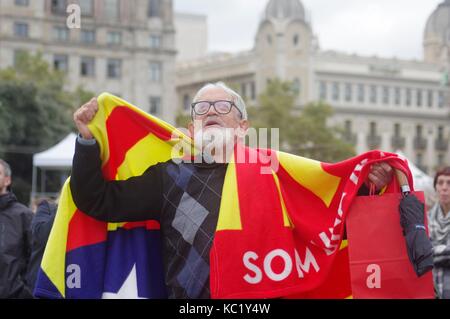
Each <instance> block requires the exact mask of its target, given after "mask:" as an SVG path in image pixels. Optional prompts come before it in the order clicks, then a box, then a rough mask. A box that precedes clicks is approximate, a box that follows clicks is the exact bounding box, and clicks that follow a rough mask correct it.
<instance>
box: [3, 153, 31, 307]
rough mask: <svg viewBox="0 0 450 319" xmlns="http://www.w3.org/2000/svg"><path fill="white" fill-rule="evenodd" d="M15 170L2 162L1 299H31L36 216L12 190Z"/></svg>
mask: <svg viewBox="0 0 450 319" xmlns="http://www.w3.org/2000/svg"><path fill="white" fill-rule="evenodd" d="M10 185H11V168H10V166H9V165H8V163H6V162H5V161H4V160H2V159H0V298H31V297H32V295H31V290H30V288H29V286H28V285H27V283H26V279H25V278H26V270H27V265H28V261H29V257H30V250H31V220H32V218H33V213H32V212H31V210H30V209H28V208H27V207H25V206H24V205H22V204H20V203H19V202H18V201H17V198H16V197H15V196H14V194H13V193H12V192H11V191H10Z"/></svg>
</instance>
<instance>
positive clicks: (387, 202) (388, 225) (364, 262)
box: [346, 192, 434, 299]
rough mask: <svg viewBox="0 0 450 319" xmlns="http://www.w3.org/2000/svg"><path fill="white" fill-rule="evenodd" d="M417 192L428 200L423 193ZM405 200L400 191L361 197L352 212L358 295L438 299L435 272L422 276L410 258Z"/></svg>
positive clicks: (349, 228)
mask: <svg viewBox="0 0 450 319" xmlns="http://www.w3.org/2000/svg"><path fill="white" fill-rule="evenodd" d="M413 194H415V195H416V196H417V198H418V199H419V200H420V201H421V202H422V203H424V194H423V192H414V193H413ZM401 199H402V195H401V194H400V193H398V194H384V195H382V196H358V197H356V198H355V200H354V202H353V204H352V206H351V208H350V211H349V212H348V216H347V221H346V223H347V224H346V226H347V238H348V243H349V263H350V277H351V285H352V293H353V297H354V298H364V299H367V298H371V299H385V298H393V299H406V298H434V288H433V277H432V273H431V271H430V272H428V273H426V274H425V275H423V276H421V277H420V278H419V277H418V276H417V275H416V273H415V272H414V268H413V266H412V265H411V263H410V261H409V259H408V253H407V250H406V249H407V248H406V242H405V239H404V237H403V233H402V228H401V225H400V214H399V209H398V207H399V203H400V200H401ZM425 222H426V214H425Z"/></svg>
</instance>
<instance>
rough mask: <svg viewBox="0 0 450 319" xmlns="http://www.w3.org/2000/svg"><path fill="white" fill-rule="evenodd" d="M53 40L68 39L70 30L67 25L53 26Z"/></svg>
mask: <svg viewBox="0 0 450 319" xmlns="http://www.w3.org/2000/svg"><path fill="white" fill-rule="evenodd" d="M53 40H55V41H68V40H69V30H68V29H67V28H66V27H53Z"/></svg>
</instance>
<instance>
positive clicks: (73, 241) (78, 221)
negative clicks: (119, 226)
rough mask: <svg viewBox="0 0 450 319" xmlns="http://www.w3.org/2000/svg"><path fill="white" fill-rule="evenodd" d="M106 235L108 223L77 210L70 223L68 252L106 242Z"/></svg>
mask: <svg viewBox="0 0 450 319" xmlns="http://www.w3.org/2000/svg"><path fill="white" fill-rule="evenodd" d="M106 235H107V223H105V222H100V221H98V220H96V219H94V218H92V217H89V216H88V215H86V214H84V213H82V212H81V211H80V210H77V211H76V212H75V214H74V215H73V217H72V219H71V220H70V223H69V231H68V236H67V246H66V251H67V252H69V251H71V250H74V249H77V248H80V247H83V246H88V245H94V244H97V243H101V242H103V241H105V240H106Z"/></svg>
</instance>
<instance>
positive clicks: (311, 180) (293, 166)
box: [277, 152, 341, 207]
mask: <svg viewBox="0 0 450 319" xmlns="http://www.w3.org/2000/svg"><path fill="white" fill-rule="evenodd" d="M277 155H278V159H279V161H280V165H281V166H282V167H283V168H284V169H285V170H286V171H287V172H288V173H289V175H290V176H291V177H292V178H293V179H294V180H295V181H297V183H299V184H300V185H302V186H303V187H305V188H306V189H308V190H310V191H311V192H312V193H313V194H314V195H316V196H317V197H319V198H320V199H321V200H322V201H323V202H324V203H325V205H326V206H327V207H329V206H330V204H331V201H332V200H333V197H334V195H335V194H336V191H337V189H338V186H339V183H340V181H341V179H340V178H339V177H337V176H334V175H331V174H329V173H327V172H325V171H324V170H323V168H322V165H321V163H320V162H318V161H314V160H311V159H308V158H304V157H300V156H295V155H291V154H287V153H283V152H277Z"/></svg>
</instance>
